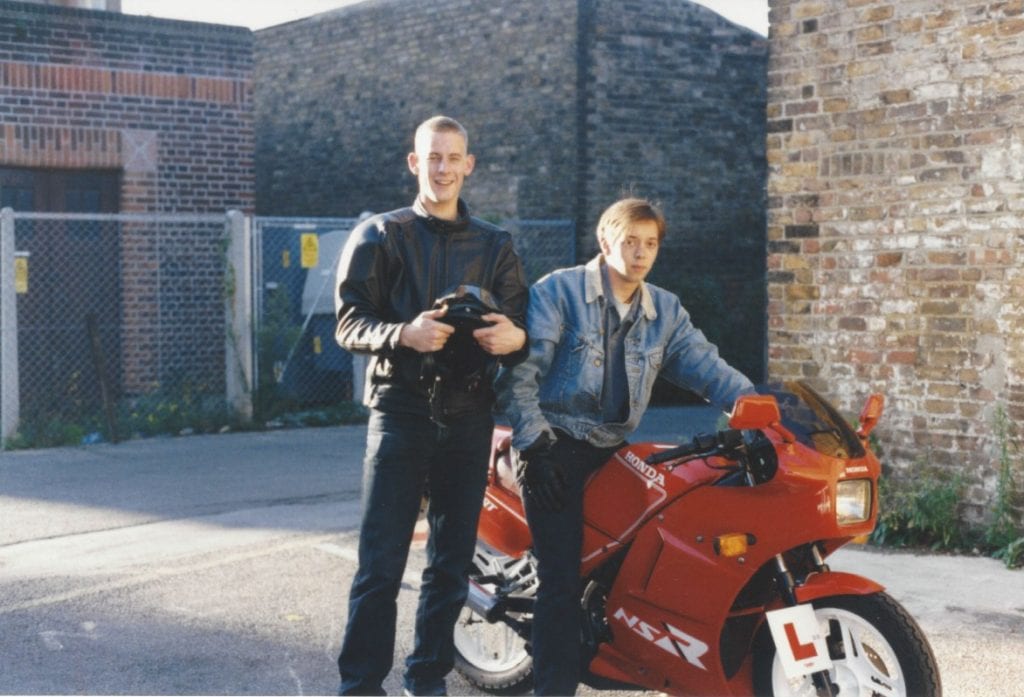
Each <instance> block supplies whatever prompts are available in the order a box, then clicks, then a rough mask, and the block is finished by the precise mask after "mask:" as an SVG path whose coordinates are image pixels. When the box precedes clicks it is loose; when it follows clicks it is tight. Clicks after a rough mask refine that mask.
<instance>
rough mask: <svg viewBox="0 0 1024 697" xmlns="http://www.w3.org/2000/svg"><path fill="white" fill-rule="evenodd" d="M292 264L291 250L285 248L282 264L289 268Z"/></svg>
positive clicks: (282, 253) (282, 254)
mask: <svg viewBox="0 0 1024 697" xmlns="http://www.w3.org/2000/svg"><path fill="white" fill-rule="evenodd" d="M291 265H292V253H291V251H289V250H287V249H284V250H282V251H281V266H283V267H284V268H286V269H287V268H288V267H289V266H291Z"/></svg>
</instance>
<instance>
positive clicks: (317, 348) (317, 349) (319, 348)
mask: <svg viewBox="0 0 1024 697" xmlns="http://www.w3.org/2000/svg"><path fill="white" fill-rule="evenodd" d="M323 352H324V347H323V345H322V344H321V343H320V337H318V336H314V337H313V353H316V354H320V353H323Z"/></svg>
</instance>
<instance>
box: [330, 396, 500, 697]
mask: <svg viewBox="0 0 1024 697" xmlns="http://www.w3.org/2000/svg"><path fill="white" fill-rule="evenodd" d="M452 421H453V423H452V425H451V426H449V427H441V426H438V425H437V424H436V423H434V422H433V421H431V420H430V419H429V418H427V417H425V416H416V415H412V414H392V413H382V412H379V411H373V412H372V413H371V415H370V422H369V425H368V427H367V435H366V457H365V459H364V462H363V519H362V527H361V528H360V531H359V568H358V570H357V571H356V575H355V578H354V579H353V580H352V589H351V591H350V593H349V610H348V625H347V627H346V629H345V639H344V641H343V643H342V647H341V655H340V656H339V657H338V668H339V670H340V672H341V694H359V695H374V694H384V692H383V688H382V683H383V681H384V678H385V677H387V675H388V672H389V671H390V670H391V666H392V657H393V654H394V650H395V621H396V617H397V614H398V605H397V598H398V591H399V588H400V587H401V584H402V575H403V573H404V572H405V565H406V562H407V560H408V556H409V545H410V542H411V540H412V535H413V530H414V528H415V525H416V517H417V514H418V512H419V508H420V500H421V497H422V494H423V492H424V486H425V485H426V487H427V491H428V495H429V497H430V506H429V509H428V512H427V520H428V522H429V524H430V537H429V539H428V542H427V566H426V568H425V569H424V571H423V577H422V587H421V590H420V598H419V606H418V609H417V612H416V643H415V646H414V648H413V652H412V654H411V655H410V656H409V657H408V659H407V660H406V671H405V688H406V689H408V690H409V691H410V692H412V693H413V694H417V695H430V694H443V693H444V691H445V680H444V678H445V675H447V674H448V672H449V671H450V670H451V669H452V666H453V665H454V656H455V647H454V643H453V638H452V633H453V630H454V627H455V622H456V620H457V619H458V616H459V612H460V610H461V608H462V606H463V604H464V603H465V600H466V593H467V581H466V579H467V572H468V569H469V565H470V563H471V561H472V558H473V551H474V549H475V547H476V531H477V522H478V520H479V517H480V507H481V503H482V501H483V492H484V486H485V484H486V481H487V462H488V457H489V452H490V444H491V433H492V431H493V430H494V421H493V418H492V417H491V414H490V413H489V412H488V411H486V410H484V411H483V412H482V413H476V414H470V415H466V416H463V417H461V418H459V419H453V420H452ZM454 422H457V423H454Z"/></svg>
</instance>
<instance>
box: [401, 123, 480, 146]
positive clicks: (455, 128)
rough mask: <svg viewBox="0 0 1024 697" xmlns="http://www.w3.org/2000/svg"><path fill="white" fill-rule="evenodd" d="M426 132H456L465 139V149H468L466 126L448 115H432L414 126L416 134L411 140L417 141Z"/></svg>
mask: <svg viewBox="0 0 1024 697" xmlns="http://www.w3.org/2000/svg"><path fill="white" fill-rule="evenodd" d="M428 133H458V134H459V135H460V136H462V139H463V140H464V141H466V150H467V151H468V150H469V133H468V132H467V131H466V127H465V126H463V125H462V124H461V123H459V122H458V121H456V120H455V119H453V118H452V117H450V116H440V115H439V116H432V117H430V118H429V119H427V120H426V121H424V122H423V123H421V124H420V125H419V126H417V127H416V135H415V136H414V139H413V142H414V143H419V142H420V138H423V137H425V136H426V135H427V134H428Z"/></svg>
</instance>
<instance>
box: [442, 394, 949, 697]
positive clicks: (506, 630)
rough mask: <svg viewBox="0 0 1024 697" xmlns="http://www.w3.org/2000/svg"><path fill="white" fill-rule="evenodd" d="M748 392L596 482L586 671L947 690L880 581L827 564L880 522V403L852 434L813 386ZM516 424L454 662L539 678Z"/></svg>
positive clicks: (584, 563)
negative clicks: (704, 430) (714, 422)
mask: <svg viewBox="0 0 1024 697" xmlns="http://www.w3.org/2000/svg"><path fill="white" fill-rule="evenodd" d="M762 392H763V393H762V394H758V395H749V396H745V397H742V398H740V399H739V400H738V401H737V403H736V406H735V408H734V410H733V413H732V415H731V417H730V419H729V423H728V426H729V428H728V429H725V430H722V431H719V432H718V433H716V434H714V435H708V436H698V437H696V438H694V439H693V441H692V442H690V443H686V444H684V445H680V446H674V447H673V446H666V445H657V444H653V443H635V444H631V445H627V446H625V447H623V448H622V449H621V450H619V451H618V452H617V453H616V454H615V455H614V456H613V457H612V458H611V459H610V460H609V461H608V462H607V463H606V464H605V465H604V466H603V467H602V468H600V469H599V470H598V471H597V472H596V473H595V474H594V475H593V476H592V477H591V479H590V480H589V481H588V483H587V488H586V492H585V499H584V523H585V524H584V540H583V556H582V559H581V560H580V562H581V577H580V589H581V592H580V597H579V604H580V612H581V613H582V616H583V618H584V619H583V627H584V629H583V632H582V636H581V637H580V641H581V643H582V646H583V649H584V651H583V654H584V656H585V666H584V676H585V677H584V681H585V682H586V683H588V684H590V685H593V686H596V687H612V686H614V687H618V688H620V689H621V688H624V687H634V688H635V687H641V688H645V689H650V690H657V691H660V692H664V693H668V694H681V695H751V694H758V695H774V696H775V697H781V696H782V695H842V696H843V697H846V696H847V695H879V696H883V697H896V696H906V695H940V694H941V689H942V688H941V683H940V678H939V671H938V667H937V666H936V663H935V657H934V656H933V655H932V651H931V647H930V646H929V644H928V641H927V639H926V638H925V636H924V634H923V633H922V632H921V630H920V628H919V627H918V626H917V624H916V623H915V622H914V620H913V619H912V618H911V617H910V615H909V614H908V613H907V612H906V610H904V609H903V607H902V606H900V604H899V603H897V602H896V601H895V600H893V599H892V598H891V597H890V596H888V595H887V594H886V593H885V592H884V591H883V589H882V586H880V585H879V584H878V583H875V582H874V581H872V580H870V579H867V578H863V577H861V576H857V575H854V574H850V573H842V572H837V571H832V570H830V569H829V567H828V565H827V564H826V562H825V560H826V558H827V557H828V555H829V554H831V553H832V552H834V551H835V550H836V549H838V548H839V547H841V546H842V545H845V544H847V543H848V542H850V541H852V540H854V539H855V538H858V537H864V536H866V535H867V534H868V533H870V532H871V531H872V530H873V529H874V526H875V521H876V519H877V515H878V486H877V485H878V477H879V474H880V465H879V462H878V459H877V458H876V457H875V455H874V454H873V453H872V452H871V450H870V448H869V445H868V434H869V433H870V432H871V429H872V428H873V427H874V426H875V424H876V423H877V422H878V419H879V418H880V417H881V414H882V406H883V399H882V396H881V395H877V394H876V395H872V396H871V397H870V398H868V400H867V403H866V404H865V406H864V409H863V411H862V412H861V415H860V425H859V430H856V431H855V430H854V429H853V428H852V427H851V426H850V425H849V424H848V423H847V422H846V421H845V420H844V419H843V417H842V416H840V414H839V413H838V412H837V411H836V409H835V408H834V407H833V406H832V405H830V404H829V403H828V402H827V401H826V400H825V399H823V398H822V397H821V396H820V395H819V394H817V393H816V392H815V391H814V390H812V389H811V388H810V387H809V386H808V385H807V384H805V383H802V382H790V383H785V384H784V385H775V386H770V387H768V388H765V389H764V390H762ZM512 458H513V455H512V453H511V450H510V433H509V430H508V429H506V428H501V427H499V428H498V429H496V430H495V433H494V440H493V448H492V458H491V466H490V473H489V477H490V478H489V482H488V486H487V491H486V494H485V498H484V506H483V511H482V514H481V520H480V527H479V533H478V535H479V539H478V544H477V553H476V557H475V560H474V569H473V571H472V574H471V577H470V594H469V598H468V600H467V602H466V606H465V608H464V609H463V611H462V615H461V616H460V618H459V622H458V624H457V626H456V629H455V645H456V649H457V655H456V669H457V670H458V671H459V672H460V673H461V674H462V675H463V676H464V677H465V678H466V679H467V680H469V681H470V682H471V683H472V684H473V685H474V686H476V687H478V688H480V689H481V690H484V691H488V692H502V693H516V692H521V691H523V690H526V689H528V688H529V686H530V683H531V677H532V661H531V658H530V653H529V639H530V624H531V617H532V615H531V613H532V607H533V598H534V596H535V594H536V589H537V575H536V567H535V560H534V557H533V556H532V554H531V550H530V548H531V539H530V530H529V528H528V527H527V524H526V516H525V515H524V513H523V506H522V501H521V499H520V497H519V492H518V488H517V486H516V483H515V477H514V472H513V468H514V465H513V459H512Z"/></svg>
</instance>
